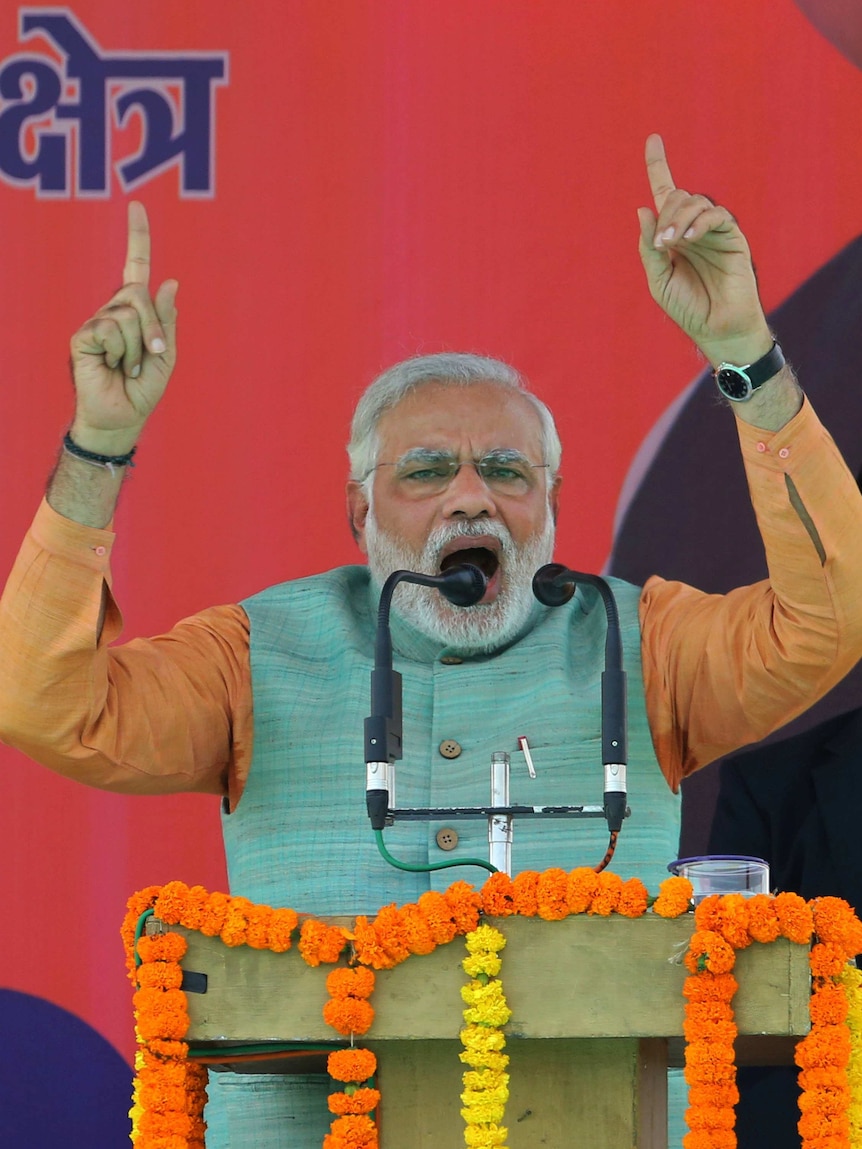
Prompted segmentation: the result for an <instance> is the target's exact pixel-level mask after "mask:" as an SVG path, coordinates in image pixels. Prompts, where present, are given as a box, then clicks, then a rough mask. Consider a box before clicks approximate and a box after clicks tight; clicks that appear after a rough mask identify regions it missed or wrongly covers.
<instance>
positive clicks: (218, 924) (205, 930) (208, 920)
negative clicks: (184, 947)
mask: <svg viewBox="0 0 862 1149" xmlns="http://www.w3.org/2000/svg"><path fill="white" fill-rule="evenodd" d="M229 905H230V896H229V895H228V894H221V893H215V894H210V896H209V897H208V898H207V900H206V903H205V904H204V907H203V909H202V910H201V926H200V930H201V933H202V934H204V936H205V937H208V938H214V937H217V936H218V935H219V934H220V933H221V930H222V926H223V925H224V922H225V918H226V917H227V911H228V906H229Z"/></svg>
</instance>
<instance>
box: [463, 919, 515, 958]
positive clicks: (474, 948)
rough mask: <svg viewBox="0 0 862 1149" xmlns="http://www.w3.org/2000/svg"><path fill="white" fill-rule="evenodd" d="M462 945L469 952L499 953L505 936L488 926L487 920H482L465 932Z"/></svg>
mask: <svg viewBox="0 0 862 1149" xmlns="http://www.w3.org/2000/svg"><path fill="white" fill-rule="evenodd" d="M464 945H465V946H466V947H467V952H468V953H471V954H477V953H482V952H483V951H486V952H489V953H499V952H500V950H502V949H505V947H506V938H505V936H504V935H503V934H501V933H500V931H499V930H498V929H495V928H494V927H493V926H489V925H488V924H487V922H483V923H482V924H481V925H480V926H477V927H476V929H475V930H471V932H470V933H469V934H467V936H466V938H465V939H464Z"/></svg>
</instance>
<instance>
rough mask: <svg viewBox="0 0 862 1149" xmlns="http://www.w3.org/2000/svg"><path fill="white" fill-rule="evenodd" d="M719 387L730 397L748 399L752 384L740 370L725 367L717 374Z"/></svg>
mask: <svg viewBox="0 0 862 1149" xmlns="http://www.w3.org/2000/svg"><path fill="white" fill-rule="evenodd" d="M716 382H717V383H718V388H719V390H720V391H721V392H722V394H724V395H726V396H727V397H728V399H747V398H748V396H749V395H750V394H751V384H750V383H749V382H748V380H747V379H746V378H745V376H744V375H743V374H742V373H741V372H739V371H729V370H727V368H725V369H724V370H723V371H719V372H718V374H717V376H716Z"/></svg>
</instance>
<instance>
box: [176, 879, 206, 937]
mask: <svg viewBox="0 0 862 1149" xmlns="http://www.w3.org/2000/svg"><path fill="white" fill-rule="evenodd" d="M208 898H209V894H208V893H207V891H206V890H205V889H204V887H203V886H189V887H188V889H187V890H186V895H185V898H184V904H183V910H182V917H181V918H180V920H179V924H180V925H181V926H185V928H186V929H187V930H199V929H200V928H201V919H202V915H203V912H204V908H205V907H206V904H207V899H208Z"/></svg>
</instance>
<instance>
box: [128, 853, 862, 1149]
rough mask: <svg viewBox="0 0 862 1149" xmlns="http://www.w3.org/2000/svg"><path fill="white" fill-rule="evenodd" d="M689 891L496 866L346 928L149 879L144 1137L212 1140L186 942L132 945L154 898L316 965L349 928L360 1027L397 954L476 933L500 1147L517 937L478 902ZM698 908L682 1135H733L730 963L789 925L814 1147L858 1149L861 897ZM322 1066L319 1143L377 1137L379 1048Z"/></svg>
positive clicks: (759, 899)
mask: <svg viewBox="0 0 862 1149" xmlns="http://www.w3.org/2000/svg"><path fill="white" fill-rule="evenodd" d="M691 898H692V889H691V884H690V882H688V880H687V879H685V878H681V877H671V878H668V879H666V880H665V881H664V882H662V883H661V886H660V888H659V895H658V897H657V898H655V899H654V900H651V899H650V897H649V894H648V892H647V890H646V887H645V886H644V885H643V883H642V882H640V881H639V880H638V879H636V878H635V879H629V880H628V881H623V880H622V879H621V878H619V877H618V876H617V875H615V874H613V873H609V872H607V871H603V872H602V873H599V874H596V873H595V871H594V870H591V869H587V868H585V867H583V868H579V869H576V870H573V871H571V872H570V873H566V872H565V871H563V870H559V869H551V870H546V871H544V872H543V873H538V872H535V871H525V872H524V873H522V874H519V875H517V876H516V877H515V878H514V879H512V878H509V877H508V876H507V875H505V874H502V873H495V874H492V875H491V876H490V877H489V878H488V879H487V881H486V882H485V885H484V886H483V887H482V889H481V891H477V890H475V889H474V888H473V887H472V886H471V885H469V884H468V883H466V882H455V883H454V884H453V885H452V886H450V887H449V889H448V890H446V891H444V892H443V893H438V892H436V891H428V892H426V893H425V894H423V895H422V896H421V897H420V898H419V899H418V901H417V902H416V903H413V904H409V905H406V906H400V907H399V906H396V905H394V904H393V905H389V906H384V907H383V908H382V909H381V910H380V911H379V912H378V914H377V915H376V917H374V918H373V919H371V920H369V918H367V917H363V916H359V917H357V918H356V919H355V924H354V927H353V930H352V931H347V930H345V929H342V928H341V927H337V926H332V925H331V924H329V923H326V922H321V921H317V920H316V919H314V918H311V917H306V918H305V920H304V921H303V922H302V924H301V926H300V922H299V915H298V914H296V913H295V911H293V910H291V909H270V908H269V907H268V906H256V905H253V904H252V903H251V902H249V901H248V900H247V899H245V898H237V897H231V896H229V895H227V894H219V893H212V894H211V893H208V892H207V891H206V890H205V889H203V887H201V886H192V887H188V886H186V885H185V884H184V883H182V882H170V883H168V885H166V886H162V887H159V886H150V887H148V888H147V889H145V890H142V891H140V892H138V893H136V894H134V895H133V896H132V897H131V898H130V899H129V902H128V913H127V915H126V917H125V919H124V922H123V926H122V931H121V932H122V936H123V941H124V944H125V949H126V959H127V966H128V970H129V976H130V977H131V979H132V980H133V982H134V983H135V986H136V992H135V994H134V1005H135V1020H136V1034H137V1040H138V1043H139V1050H138V1054H137V1056H136V1062H135V1069H136V1076H135V1086H134V1096H133V1107H132V1110H131V1114H130V1116H131V1117H132V1134H131V1137H132V1141H133V1143H134V1146H135V1149H203V1147H204V1131H205V1125H204V1122H203V1109H204V1104H205V1100H206V1092H205V1087H206V1070H205V1069H204V1068H203V1067H201V1066H198V1065H196V1064H195V1063H194V1062H193V1061H191V1060H189V1058H188V1046H187V1044H186V1043H185V1041H184V1040H183V1039H184V1037H185V1036H186V1033H187V1031H188V1028H189V1017H188V1010H187V1005H186V998H185V994H184V993H183V991H182V988H181V986H182V968H181V966H180V960H181V958H182V956H183V954H184V953H185V950H186V942H185V939H184V938H183V937H182V936H181V935H179V934H174V933H160V934H154V935H151V936H147V935H144V936H143V937H140V938H139V939H138V941H137V945H136V944H135V933H136V927H137V925H138V922H139V920H140V918H141V915H142V914H144V913H146V912H147V911H149V910H152V911H153V913H154V914H155V916H156V917H157V918H158V919H160V921H161V922H163V923H165V924H167V925H175V924H176V925H181V926H183V927H185V928H186V929H189V930H198V931H200V932H201V933H202V934H204V935H206V936H208V937H220V938H221V939H222V941H223V942H225V944H227V945H249V946H251V947H253V948H257V949H270V950H273V951H275V952H284V951H285V950H287V949H289V948H290V947H291V945H293V944H294V943H295V942H296V943H297V948H298V949H299V952H300V954H301V956H302V958H303V960H305V961H306V962H307V963H308V964H309V965H312V966H316V965H319V964H334V963H336V962H338V961H339V960H341V959H342V958H343V955H344V952H345V948H346V947H347V946H348V943H349V945H350V957H349V964H348V965H342V966H338V967H337V968H335V969H333V970H332V971H331V972H330V973H329V975H328V977H327V989H328V991H329V994H330V999H329V1001H328V1002H327V1003H326V1005H325V1007H324V1017H325V1018H326V1020H327V1023H328V1024H330V1025H332V1026H333V1028H334V1029H336V1031H337V1032H339V1033H341V1034H343V1035H345V1036H350V1038H351V1041H352V1039H353V1038H354V1037H355V1036H357V1035H361V1034H362V1033H365V1032H367V1030H368V1029H369V1027H370V1026H371V1024H372V1021H373V1018H374V1009H373V1007H372V1005H371V1003H370V1001H369V998H370V997H371V995H372V993H373V990H374V972H373V971H374V970H375V969H390V968H392V967H393V966H395V965H398V964H399V963H400V962H402V961H405V960H406V959H407V958H408V957H409V956H410V955H411V954H424V953H430V952H431V951H432V950H433V949H435V948H436V946H438V945H446V944H447V943H449V942H450V941H452V939H453V938H455V937H457V936H466V938H467V950H468V953H467V956H466V957H465V958H464V960H463V963H462V965H463V968H464V970H465V972H466V973H467V975H468V976H469V977H470V979H471V981H470V984H469V985H467V986H464V987H463V989H462V996H463V997H464V1000H465V1010H464V1019H465V1026H464V1029H463V1030H462V1031H461V1038H462V1044H463V1046H464V1049H463V1052H462V1053H461V1055H460V1056H461V1060H462V1061H463V1062H464V1063H465V1065H466V1067H467V1068H466V1069H465V1071H464V1075H463V1085H464V1092H463V1093H462V1095H461V1100H462V1103H463V1106H464V1108H463V1109H462V1115H463V1116H464V1120H465V1123H466V1124H465V1132H464V1137H465V1144H466V1145H467V1146H470V1147H474V1149H489V1147H493V1146H502V1147H505V1143H506V1138H507V1132H506V1129H505V1127H504V1126H503V1125H502V1124H501V1122H502V1119H503V1112H504V1108H505V1103H506V1099H507V1098H508V1074H507V1073H506V1069H507V1065H508V1056H507V1055H506V1054H505V1053H504V1052H503V1049H504V1048H505V1036H504V1034H503V1032H502V1026H504V1025H505V1024H506V1022H507V1021H508V1019H509V1016H510V1010H509V1007H508V1005H507V1003H506V1000H505V996H504V994H503V990H502V984H501V983H500V981H499V973H500V969H501V959H500V950H502V948H503V947H504V946H505V938H504V937H503V935H502V934H501V933H500V932H499V931H498V930H496V929H494V928H493V927H492V926H490V925H488V924H487V923H483V924H481V925H480V924H479V923H480V916H481V914H483V913H484V914H488V915H491V916H494V917H498V918H506V917H508V916H511V915H513V914H520V915H523V916H531V917H532V916H538V917H541V918H543V919H544V920H547V921H557V920H560V919H562V918H565V917H567V916H569V915H570V914H582V913H588V914H598V915H609V914H611V913H616V914H620V915H624V916H626V917H633V918H634V917H640V916H642V915H643V914H644V913H645V912H647V909H648V908H649V906H650V902H651V901H652V912H653V913H655V914H657V915H659V916H661V917H667V918H672V917H678V916H680V915H681V914H683V913H686V912H687V911H689V910H690V909H691ZM694 917H695V927H696V928H695V930H694V932H693V934H692V936H691V939H690V942H689V946H688V950H687V952H686V954H685V957H684V959H683V960H684V962H685V965H686V968H687V969H688V974H689V976H688V977H687V978H686V981H685V985H684V988H683V992H684V994H685V997H686V1008H685V1023H684V1032H685V1036H686V1041H687V1046H686V1060H685V1078H686V1081H687V1082H688V1084H689V1109H688V1111H687V1113H686V1120H687V1122H688V1125H689V1132H688V1133H687V1134H686V1137H685V1138H684V1142H683V1144H684V1147H685V1149H725V1147H726V1149H735V1145H736V1135H735V1133H734V1132H733V1128H734V1121H735V1115H734V1106H735V1105H736V1103H737V1101H738V1092H737V1089H736V1084H735V1078H736V1067H735V1060H734V1051H733V1039H734V1037H735V1035H736V1024H735V1021H734V1016H733V1004H732V1003H733V998H734V994H735V993H736V989H737V983H736V979H735V978H734V976H733V974H732V972H731V971H732V970H733V967H734V964H735V960H736V951H737V950H738V949H741V948H744V947H745V946H747V945H749V944H750V943H751V942H752V941H758V942H763V943H768V942H772V941H775V940H776V938H778V937H785V938H788V939H789V940H790V941H793V942H795V943H798V944H810V943H812V942H813V944H811V949H810V957H809V961H810V968H811V974H812V985H813V993H812V999H811V1022H812V1025H811V1031H810V1032H809V1034H808V1035H807V1036H806V1037H805V1038H803V1039H802V1040H801V1041H800V1042H799V1044H798V1046H797V1050H796V1060H797V1064H798V1065H799V1067H800V1074H799V1080H800V1085H801V1087H802V1090H803V1093H802V1097H801V1100H800V1110H801V1117H800V1121H799V1130H800V1133H801V1135H802V1144H803V1149H857V1146H858V1147H859V1149H862V973H860V971H858V970H856V969H855V968H852V967H848V964H847V963H848V962H849V961H850V959H851V958H852V957H853V956H854V955H855V954H857V953H862V924H860V922H859V920H858V919H857V918H856V916H855V914H854V913H853V911H852V910H851V909H850V907H849V906H848V905H847V903H846V902H843V901H841V900H840V899H837V898H819V899H816V900H815V901H813V902H811V903H808V902H806V901H805V900H804V899H802V898H800V897H799V896H798V895H796V894H787V893H785V894H779V895H777V896H775V897H769V896H767V895H757V896H755V897H753V898H743V897H741V896H739V895H724V896H723V897H721V898H718V897H712V898H706V899H704V900H703V901H702V902H701V903H700V904H699V905H698V907H697V908H696V910H695V914H694ZM298 927H299V933H298V937H297V936H296V935H297V928H298ZM136 951H137V952H136ZM328 1069H329V1073H330V1075H331V1076H332V1077H333V1078H334V1079H335V1080H336V1081H338V1082H341V1083H343V1086H344V1088H343V1089H342V1090H340V1091H336V1092H334V1093H333V1094H332V1095H331V1096H330V1099H329V1107H330V1110H331V1112H332V1113H333V1114H334V1116H335V1120H333V1122H332V1125H331V1130H330V1133H329V1134H327V1135H326V1137H325V1139H324V1143H323V1149H377V1145H378V1134H377V1127H376V1124H375V1121H374V1118H373V1116H371V1115H372V1114H373V1113H374V1112H375V1111H376V1109H377V1108H378V1106H379V1103H380V1094H379V1091H378V1090H377V1088H376V1086H375V1081H374V1074H375V1072H376V1059H375V1057H374V1055H373V1054H372V1053H371V1052H370V1051H368V1050H365V1049H358V1048H353V1047H351V1048H348V1049H339V1050H335V1051H333V1052H332V1053H331V1054H330V1056H329V1059H328Z"/></svg>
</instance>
